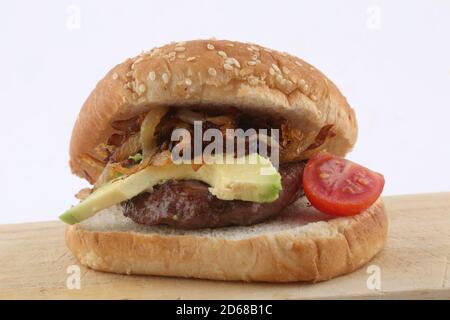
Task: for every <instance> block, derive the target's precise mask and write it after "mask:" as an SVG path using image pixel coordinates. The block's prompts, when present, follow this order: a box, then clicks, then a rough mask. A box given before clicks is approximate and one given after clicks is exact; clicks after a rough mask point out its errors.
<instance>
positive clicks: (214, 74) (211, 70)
mask: <svg viewBox="0 0 450 320" xmlns="http://www.w3.org/2000/svg"><path fill="white" fill-rule="evenodd" d="M208 73H209V75H210V76H213V77H215V76H216V75H217V71H216V69H214V68H209V69H208Z"/></svg>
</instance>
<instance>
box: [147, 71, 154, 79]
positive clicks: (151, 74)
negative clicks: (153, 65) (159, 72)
mask: <svg viewBox="0 0 450 320" xmlns="http://www.w3.org/2000/svg"><path fill="white" fill-rule="evenodd" d="M148 78H149V79H150V80H152V81H155V80H156V73H155V71H150V73H149V74H148Z"/></svg>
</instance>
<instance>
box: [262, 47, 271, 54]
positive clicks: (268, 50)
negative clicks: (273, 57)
mask: <svg viewBox="0 0 450 320" xmlns="http://www.w3.org/2000/svg"><path fill="white" fill-rule="evenodd" d="M264 51H265V52H269V53H270V52H272V50H270V49H267V48H264Z"/></svg>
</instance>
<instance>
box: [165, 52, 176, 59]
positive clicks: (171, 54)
mask: <svg viewBox="0 0 450 320" xmlns="http://www.w3.org/2000/svg"><path fill="white" fill-rule="evenodd" d="M167 56H168V57H169V58H175V57H176V56H177V53H176V52H175V51H171V52H169V53H168V54H167Z"/></svg>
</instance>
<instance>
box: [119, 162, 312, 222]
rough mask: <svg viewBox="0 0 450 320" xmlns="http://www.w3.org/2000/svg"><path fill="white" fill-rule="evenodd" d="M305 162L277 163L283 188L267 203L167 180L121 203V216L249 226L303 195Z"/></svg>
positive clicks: (192, 182) (194, 183)
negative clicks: (224, 196) (224, 197)
mask: <svg viewBox="0 0 450 320" xmlns="http://www.w3.org/2000/svg"><path fill="white" fill-rule="evenodd" d="M304 166H305V163H304V162H295V163H286V164H283V165H281V166H280V168H279V172H280V175H281V185H282V190H281V191H280V193H279V196H278V199H277V200H275V201H273V202H270V203H258V202H251V201H241V200H231V201H228V200H221V199H218V198H216V197H215V196H214V195H212V194H211V193H210V192H209V191H208V185H207V184H205V183H203V182H200V181H196V180H185V181H174V180H170V181H167V182H165V183H164V184H161V185H159V186H156V187H155V188H154V190H153V192H151V193H142V194H140V195H138V196H136V197H134V198H132V199H130V200H128V201H124V202H122V204H121V205H122V208H123V210H124V215H125V216H127V217H129V218H131V219H132V220H133V221H135V222H137V223H140V224H145V225H157V224H165V225H170V226H173V227H175V228H180V229H199V228H214V227H225V226H231V225H251V224H254V223H258V222H261V221H263V220H266V219H268V218H270V217H272V216H275V215H277V214H278V213H280V212H281V211H282V209H284V208H285V207H287V206H289V205H290V204H291V203H293V202H294V201H295V200H297V199H298V198H299V197H300V196H302V195H303V185H302V175H303V168H304Z"/></svg>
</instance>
